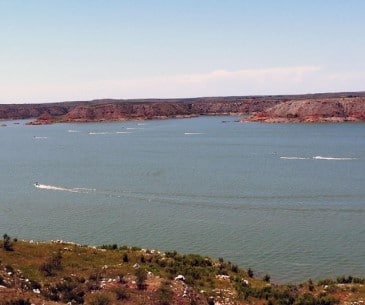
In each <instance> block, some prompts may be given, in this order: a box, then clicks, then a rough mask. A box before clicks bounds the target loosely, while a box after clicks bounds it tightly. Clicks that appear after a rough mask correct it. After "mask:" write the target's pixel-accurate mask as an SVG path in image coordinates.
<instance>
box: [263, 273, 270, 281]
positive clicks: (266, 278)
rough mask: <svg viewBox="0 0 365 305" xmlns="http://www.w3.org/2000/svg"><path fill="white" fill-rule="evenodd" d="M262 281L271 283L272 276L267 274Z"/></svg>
mask: <svg viewBox="0 0 365 305" xmlns="http://www.w3.org/2000/svg"><path fill="white" fill-rule="evenodd" d="M262 280H263V281H265V282H267V283H269V282H270V275H268V274H265V276H264V277H263V278H262Z"/></svg>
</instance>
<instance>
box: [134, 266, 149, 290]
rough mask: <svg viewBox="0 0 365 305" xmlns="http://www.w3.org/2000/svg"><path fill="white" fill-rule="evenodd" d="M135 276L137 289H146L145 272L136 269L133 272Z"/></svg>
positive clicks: (141, 269)
mask: <svg viewBox="0 0 365 305" xmlns="http://www.w3.org/2000/svg"><path fill="white" fill-rule="evenodd" d="M135 276H136V284H137V287H138V289H145V288H146V280H147V272H146V270H145V269H143V268H138V269H137V270H136V271H135Z"/></svg>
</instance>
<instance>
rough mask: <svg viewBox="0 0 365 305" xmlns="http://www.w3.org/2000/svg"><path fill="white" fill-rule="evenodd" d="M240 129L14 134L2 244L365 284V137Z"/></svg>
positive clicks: (3, 162)
mask: <svg viewBox="0 0 365 305" xmlns="http://www.w3.org/2000/svg"><path fill="white" fill-rule="evenodd" d="M234 119H235V118H232V117H229V118H227V117H209V118H208V117H202V118H196V119H182V120H166V121H146V122H123V123H98V124H59V125H50V126H25V125H24V121H22V122H20V124H19V125H18V124H14V122H5V123H6V124H7V126H6V127H1V128H0V139H1V149H0V196H1V197H0V232H2V233H1V234H3V233H8V234H9V235H11V236H17V237H19V238H24V239H36V240H50V239H63V240H72V241H76V242H79V243H81V244H97V245H100V244H105V243H118V244H119V245H123V244H129V245H138V246H141V247H147V248H158V249H162V250H174V249H176V250H178V251H181V252H184V253H187V252H194V253H200V254H203V255H210V256H213V257H224V258H225V259H226V260H231V261H232V262H234V263H236V264H239V265H240V266H242V267H245V268H248V267H251V268H252V269H253V270H254V271H255V272H256V274H258V275H262V274H265V273H269V274H270V275H271V276H272V278H273V279H274V280H277V281H292V282H298V281H305V280H307V279H308V278H309V277H311V278H313V279H318V278H323V277H329V276H338V275H343V274H346V275H348V274H352V275H357V276H365V124H309V125H305V124H256V123H245V124H244V123H237V122H234ZM222 121H229V122H227V123H222ZM36 181H38V182H39V184H40V185H39V187H38V188H37V187H35V186H34V183H35V182H36Z"/></svg>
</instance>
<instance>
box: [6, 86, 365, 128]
mask: <svg viewBox="0 0 365 305" xmlns="http://www.w3.org/2000/svg"><path fill="white" fill-rule="evenodd" d="M223 114H224V115H245V116H247V117H246V118H244V119H243V120H245V121H259V122H325V121H341V122H342V121H365V93H361V92H360V93H357V94H355V95H353V94H348V93H335V94H315V95H298V96H261V97H260V96H258V97H209V98H191V99H166V100H159V99H152V100H95V101H90V102H65V103H56V104H23V105H0V119H26V118H38V119H36V120H34V121H33V122H31V123H30V124H50V123H55V122H98V121H121V120H135V119H142V120H145V119H161V118H176V117H191V116H198V115H223Z"/></svg>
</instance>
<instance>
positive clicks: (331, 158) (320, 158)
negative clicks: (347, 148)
mask: <svg viewBox="0 0 365 305" xmlns="http://www.w3.org/2000/svg"><path fill="white" fill-rule="evenodd" d="M280 159H284V160H329V161H351V160H358V159H359V158H349V157H331V156H328V157H324V156H314V157H295V156H281V157H280Z"/></svg>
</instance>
